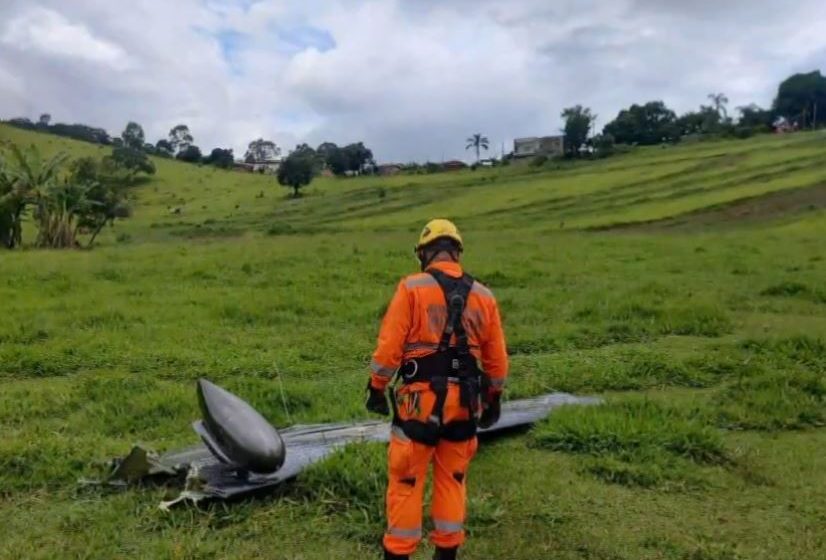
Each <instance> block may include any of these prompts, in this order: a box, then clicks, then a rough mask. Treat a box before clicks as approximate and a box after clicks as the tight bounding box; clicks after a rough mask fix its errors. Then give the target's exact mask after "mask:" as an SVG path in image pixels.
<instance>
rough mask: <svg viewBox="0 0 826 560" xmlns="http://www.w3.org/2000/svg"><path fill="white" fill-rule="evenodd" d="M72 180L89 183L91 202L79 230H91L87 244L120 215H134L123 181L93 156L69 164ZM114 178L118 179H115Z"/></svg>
mask: <svg viewBox="0 0 826 560" xmlns="http://www.w3.org/2000/svg"><path fill="white" fill-rule="evenodd" d="M69 170H70V175H69V181H70V182H72V183H73V184H80V185H87V190H86V198H87V200H88V201H89V205H88V206H87V208H85V209H84V212H82V213H81V214H80V216H79V217H78V222H77V225H78V230H83V231H85V232H87V233H89V234H90V237H89V241H88V242H87V244H86V246H87V247H91V246H92V245H93V244H94V243H95V239H97V236H98V234H99V233H100V232H101V230H102V229H103V228H104V226H106V225H107V224H108V225H110V226H111V225H114V222H115V220H116V219H118V218H127V217H129V216H130V215H131V208H130V207H129V204H128V202H127V199H126V186H125V184H124V183H123V182H121V181H119V180H117V179H114V178H113V177H111V176H107V175H106V171H105V166H102V165H101V164H100V163H99V162H98V161H96V160H95V159H94V158H91V157H84V158H80V159H77V160H75V161H73V162H72V163H71V165H70V166H69ZM113 179H114V180H113Z"/></svg>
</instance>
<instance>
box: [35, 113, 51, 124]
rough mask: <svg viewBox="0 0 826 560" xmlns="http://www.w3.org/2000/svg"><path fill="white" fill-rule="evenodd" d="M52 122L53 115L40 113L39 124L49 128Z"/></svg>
mask: <svg viewBox="0 0 826 560" xmlns="http://www.w3.org/2000/svg"><path fill="white" fill-rule="evenodd" d="M50 122H52V116H51V115H50V114H49V113H43V114H42V115H40V118H39V119H37V124H39V125H40V126H42V127H43V128H48V127H49V123H50Z"/></svg>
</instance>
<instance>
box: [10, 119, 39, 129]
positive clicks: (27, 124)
mask: <svg viewBox="0 0 826 560" xmlns="http://www.w3.org/2000/svg"><path fill="white" fill-rule="evenodd" d="M8 123H9V124H10V125H12V126H13V127H15V128H22V129H25V130H34V129H36V128H37V125H36V124H34V123H33V122H32V120H31V119H30V118H27V117H14V118H12V119H9V121H8Z"/></svg>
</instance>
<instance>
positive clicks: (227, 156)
mask: <svg viewBox="0 0 826 560" xmlns="http://www.w3.org/2000/svg"><path fill="white" fill-rule="evenodd" d="M204 163H206V164H208V165H214V166H215V167H220V168H221V169H231V168H232V166H233V165H234V164H235V156H234V155H233V153H232V150H231V149H228V150H225V149H223V148H214V149H213V150H212V152H211V153H210V154H209V155H208V156H207V157H205V158H204Z"/></svg>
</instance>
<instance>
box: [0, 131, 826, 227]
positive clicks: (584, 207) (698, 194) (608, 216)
mask: <svg viewBox="0 0 826 560" xmlns="http://www.w3.org/2000/svg"><path fill="white" fill-rule="evenodd" d="M2 140H9V141H12V142H16V143H18V144H24V145H29V144H34V145H36V146H38V147H40V148H41V149H42V150H43V151H44V152H46V153H52V152H57V151H64V152H67V153H71V154H76V155H78V156H79V155H95V154H100V155H103V154H104V153H106V149H105V148H103V147H98V146H93V145H89V144H84V143H81V142H75V141H72V140H67V139H63V138H60V137H55V136H50V135H45V134H38V133H32V132H28V131H21V130H18V129H14V128H10V127H7V126H2V125H0V141H2ZM154 161H155V164H156V166H157V168H158V173H157V175H156V177H154V178H153V180H152V181H151V183H150V184H149V185H146V186H144V187H142V188H141V189H139V191H138V200H139V202H138V206H137V208H136V210H137V211H136V215H135V219H133V220H131V221H130V223H128V224H125V225H124V227H126V228H127V231H128V232H129V233H137V232H143V233H144V235H141V238H145V239H157V238H159V237H164V234H168V235H171V236H196V237H209V236H233V235H239V234H243V233H247V232H251V233H265V232H267V231H269V230H271V229H272V230H274V231H285V232H288V231H294V232H298V233H301V232H308V233H311V232H330V233H335V232H340V231H362V230H373V231H387V230H404V231H408V230H411V229H412V230H415V229H417V228H418V227H419V226H420V224H421V223H422V222H423V221H426V220H427V219H428V217H429V216H432V215H438V214H440V213H441V214H445V215H450V216H453V217H454V218H455V219H457V220H460V221H461V222H462V223H463V224H465V227H466V229H467V228H468V227H470V228H479V229H483V230H484V229H489V228H492V227H496V228H506V229H523V228H528V229H532V230H534V229H539V230H543V231H544V230H547V231H553V230H557V229H582V228H604V227H608V226H614V225H620V224H628V223H635V222H643V221H651V220H660V219H665V218H669V217H674V216H681V215H690V214H691V213H692V212H694V213H696V212H697V211H701V210H703V209H705V208H712V207H720V206H726V205H729V204H731V203H734V202H736V201H738V200H744V199H750V198H754V197H761V196H764V195H771V194H775V195H776V194H777V193H780V192H782V191H787V190H803V189H810V191H803V192H804V194H803V195H802V199H803V200H806V199H807V198H808V196H807V195H806V194H805V193H806V192H811V198H812V200H813V204H814V205H815V206H816V207H818V208H819V207H822V206H823V203H822V198H823V195H822V191H823V189H824V188H826V187H824V185H826V134H824V133H823V132H818V133H805V134H795V135H786V136H761V137H757V138H754V139H750V140H741V141H719V142H706V143H695V144H690V145H679V146H669V147H663V148H660V147H653V148H639V149H637V150H636V151H635V152H634V153H632V154H628V155H623V156H617V157H614V158H609V159H606V160H603V161H599V162H596V163H588V162H586V163H578V164H569V163H560V164H556V165H555V164H549V165H546V166H545V167H543V168H541V169H536V168H532V167H530V166H527V165H519V166H511V167H504V168H498V169H485V170H478V171H476V172H472V171H464V172H458V173H440V174H434V175H412V176H411V175H401V176H395V177H387V178H385V177H370V178H363V179H359V180H338V179H333V178H320V179H317V180H316V181H315V182H314V183H313V185H312V187H311V188H309V189H308V191H307V196H306V197H304V198H302V199H299V200H293V199H289V198H288V197H286V196H285V192H286V191H285V189H283V188H280V187H279V186H278V185H277V183H275V181H274V180H273V179H272V178H271V177H263V176H258V175H247V174H242V173H238V172H230V171H223V170H216V169H213V168H209V167H195V166H192V165H187V164H182V163H178V162H175V161H169V160H164V159H160V158H154ZM780 200H781V205H782V200H783V197H781V198H780ZM803 206H804V207H805V206H806V205H805V204H803ZM173 208H180V209H181V214H180V215H171V214H170V209H173ZM768 214H769V217H772V216H771V212H769V213H768ZM778 214H782V212H779V213H778ZM778 217H781V218H782V215H780V216H778ZM147 229H149V230H155V231H153V232H151V233H146V232H145V230H147Z"/></svg>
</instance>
